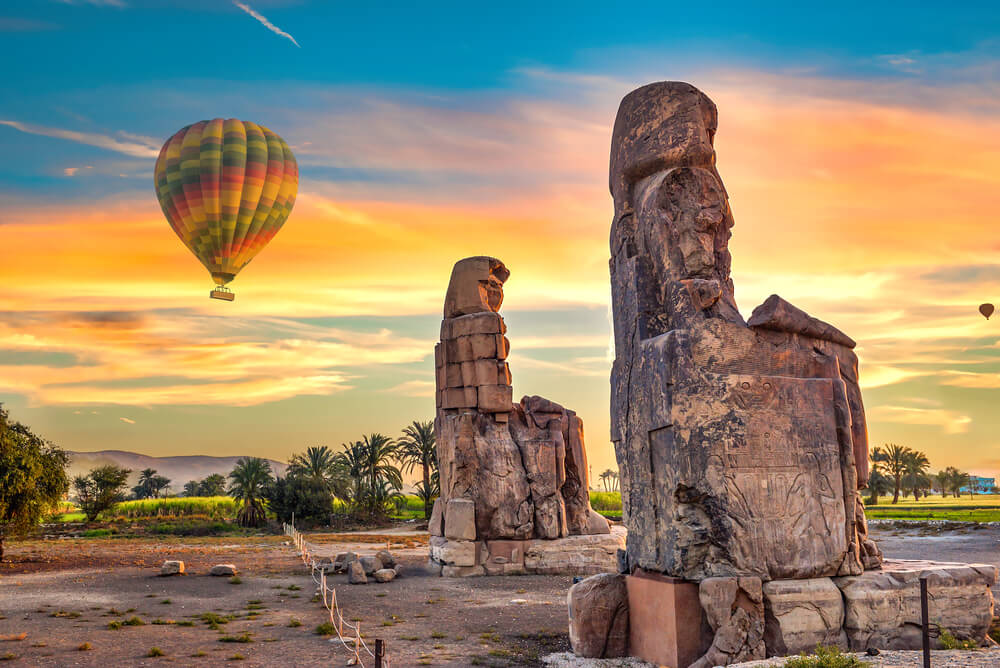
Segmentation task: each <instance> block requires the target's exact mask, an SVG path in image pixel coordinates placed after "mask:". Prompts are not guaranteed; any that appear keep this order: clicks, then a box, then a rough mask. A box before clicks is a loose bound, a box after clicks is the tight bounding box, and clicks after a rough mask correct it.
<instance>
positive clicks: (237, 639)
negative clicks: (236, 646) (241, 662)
mask: <svg viewBox="0 0 1000 668" xmlns="http://www.w3.org/2000/svg"><path fill="white" fill-rule="evenodd" d="M219 642H241V643H248V642H253V638H251V637H250V634H249V633H244V634H243V635H238V636H222V637H221V638H219Z"/></svg>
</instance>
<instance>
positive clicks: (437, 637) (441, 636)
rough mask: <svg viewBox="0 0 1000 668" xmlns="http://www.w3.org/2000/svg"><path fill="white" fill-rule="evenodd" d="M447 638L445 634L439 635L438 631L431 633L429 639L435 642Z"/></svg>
mask: <svg viewBox="0 0 1000 668" xmlns="http://www.w3.org/2000/svg"><path fill="white" fill-rule="evenodd" d="M447 637H448V634H447V633H441V632H440V631H433V632H432V633H431V638H434V639H435V640H441V639H442V638H447Z"/></svg>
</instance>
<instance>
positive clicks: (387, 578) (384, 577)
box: [374, 568, 396, 582]
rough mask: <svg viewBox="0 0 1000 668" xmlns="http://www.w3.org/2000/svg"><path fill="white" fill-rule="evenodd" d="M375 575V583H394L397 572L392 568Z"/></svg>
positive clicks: (384, 569)
mask: <svg viewBox="0 0 1000 668" xmlns="http://www.w3.org/2000/svg"><path fill="white" fill-rule="evenodd" d="M374 575H375V582H392V581H393V580H394V579H395V578H396V571H394V570H393V569H391V568H380V569H378V570H377V571H375V573H374Z"/></svg>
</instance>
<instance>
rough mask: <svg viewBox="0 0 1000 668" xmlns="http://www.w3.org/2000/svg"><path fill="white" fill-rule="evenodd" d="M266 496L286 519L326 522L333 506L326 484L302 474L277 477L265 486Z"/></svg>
mask: <svg viewBox="0 0 1000 668" xmlns="http://www.w3.org/2000/svg"><path fill="white" fill-rule="evenodd" d="M264 498H265V499H266V500H267V502H268V506H269V507H270V509H271V511H272V512H273V513H274V514H275V515H276V516H277V517H278V519H279V520H281V521H282V522H290V521H291V520H292V515H293V514H294V516H295V521H296V523H298V522H299V521H301V522H303V523H306V524H317V523H322V524H326V523H327V522H328V521H329V519H330V512H331V511H332V510H333V495H332V494H331V493H330V490H329V488H328V487H327V486H326V484H325V483H324V482H323V481H321V480H317V479H315V478H312V477H306V476H301V475H292V476H286V477H284V478H277V479H275V480H274V481H273V482H272V483H270V484H269V485H267V487H265V488H264Z"/></svg>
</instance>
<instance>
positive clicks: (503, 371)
mask: <svg viewBox="0 0 1000 668" xmlns="http://www.w3.org/2000/svg"><path fill="white" fill-rule="evenodd" d="M510 383H511V376H510V365H509V364H507V363H506V362H497V385H510Z"/></svg>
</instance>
